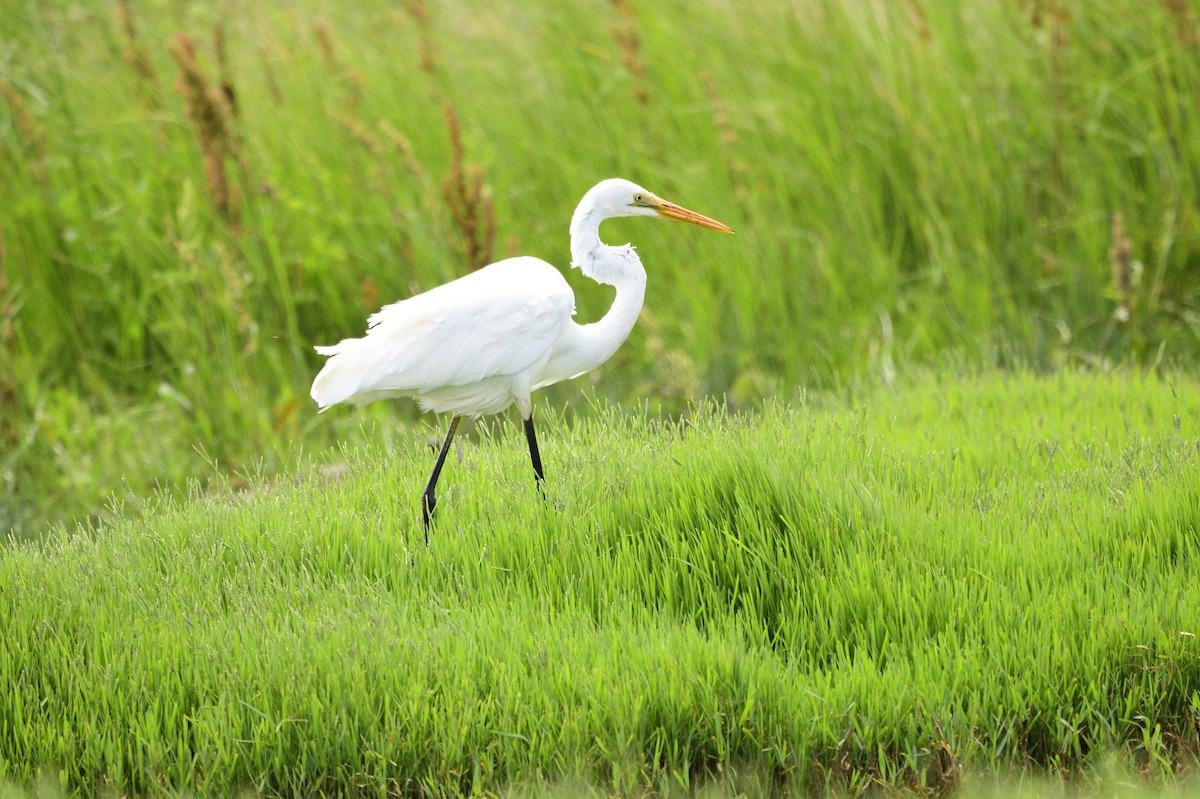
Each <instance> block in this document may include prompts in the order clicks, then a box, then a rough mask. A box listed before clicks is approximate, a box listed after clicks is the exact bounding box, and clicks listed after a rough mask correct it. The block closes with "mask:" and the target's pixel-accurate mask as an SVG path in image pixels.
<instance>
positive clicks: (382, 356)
mask: <svg viewBox="0 0 1200 799" xmlns="http://www.w3.org/2000/svg"><path fill="white" fill-rule="evenodd" d="M574 311H575V298H574V294H573V293H572V292H571V288H570V286H569V285H568V284H567V281H566V280H565V279H564V278H563V276H562V274H561V273H560V272H559V271H558V270H557V269H555V268H554V267H553V266H551V265H550V264H548V263H546V262H545V261H541V260H538V259H537V258H512V259H509V260H507V261H500V262H499V263H495V264H492V265H490V266H487V267H484V268H483V269H480V270H479V271H477V272H473V273H471V274H470V275H467V276H466V277H462V278H459V279H458V280H455V281H452V282H450V283H447V284H445V285H443V286H439V287H437V288H435V289H431V290H430V291H427V292H425V293H424V294H419V295H417V296H415V297H412V298H410V299H407V300H403V301H401V302H397V303H394V304H392V305H388V306H386V307H384V308H383V309H381V310H380V311H379V312H378V313H376V314H374V315H373V316H371V317H370V319H369V320H368V325H369V329H368V330H367V335H366V336H364V337H363V338H357V339H346V340H344V341H341V342H339V343H338V344H334V345H333V346H330V347H318V348H317V351H318V352H320V353H322V354H324V355H329V356H332V357H330V359H329V361H328V362H326V364H325V368H324V369H322V370H321V373H320V374H319V375H317V379H316V380H315V381H314V382H313V390H312V395H313V398H314V399H315V400H317V402H318V403H319V404H321V405H322V406H323V407H327V406H329V405H332V404H334V403H337V402H343V401H346V400H351V401H352V400H354V398H355V397H357V396H361V395H375V396H377V395H379V394H380V393H387V392H411V391H421V390H427V389H432V388H440V387H444V386H464V385H469V384H472V383H475V382H477V381H480V380H483V379H486V378H489V377H496V376H499V375H515V374H519V373H520V372H522V371H524V370H526V369H529V368H530V367H531V366H533V365H535V364H536V363H537V362H538V361H539V360H541V359H542V358H543V357H545V356H546V354H547V353H548V352H549V350H550V347H551V346H552V345H553V344H554V342H555V340H556V339H557V338H558V335H559V333H560V332H561V331H562V329H563V326H564V325H565V324H566V323H567V321H568V320H569V319H570V318H571V315H572V314H573V313H574Z"/></svg>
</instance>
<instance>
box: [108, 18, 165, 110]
mask: <svg viewBox="0 0 1200 799" xmlns="http://www.w3.org/2000/svg"><path fill="white" fill-rule="evenodd" d="M113 14H114V15H115V16H116V18H117V24H118V25H120V27H121V35H122V36H123V38H124V40H125V46H124V49H123V50H122V51H121V58H122V59H123V60H124V61H125V63H126V64H129V66H130V67H132V68H133V71H134V73H135V74H136V75H137V76H138V78H139V81H140V83H141V88H142V91H143V93H144V96H145V97H146V101H147V103H149V104H150V106H151V107H152V108H153V107H157V105H158V73H157V72H156V71H155V70H154V64H153V63H152V62H151V61H150V53H149V52H147V50H146V48H145V47H143V46H142V44H141V42H140V41H138V36H137V29H136V28H135V27H134V24H133V12H132V11H131V10H130V8H129V0H117V6H116V9H115V10H114V11H113Z"/></svg>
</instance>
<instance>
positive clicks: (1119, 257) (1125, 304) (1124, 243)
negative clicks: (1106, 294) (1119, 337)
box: [1108, 211, 1133, 322]
mask: <svg viewBox="0 0 1200 799" xmlns="http://www.w3.org/2000/svg"><path fill="white" fill-rule="evenodd" d="M1108 262H1109V266H1110V267H1111V269H1112V282H1113V291H1114V292H1115V293H1116V295H1117V302H1118V305H1117V310H1116V318H1117V319H1118V320H1119V321H1121V322H1127V321H1129V315H1130V310H1131V309H1132V307H1133V269H1132V267H1133V242H1132V241H1130V240H1129V235H1128V234H1127V233H1126V232H1125V216H1124V215H1123V214H1122V213H1121V212H1120V211H1117V212H1116V213H1114V214H1113V218H1112V245H1111V246H1109V248H1108Z"/></svg>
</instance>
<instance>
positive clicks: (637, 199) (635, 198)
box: [633, 194, 642, 205]
mask: <svg viewBox="0 0 1200 799" xmlns="http://www.w3.org/2000/svg"><path fill="white" fill-rule="evenodd" d="M633 201H634V202H635V203H638V204H639V205H640V204H641V202H642V195H640V194H635V195H633Z"/></svg>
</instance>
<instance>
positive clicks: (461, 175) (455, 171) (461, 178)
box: [442, 102, 496, 270]
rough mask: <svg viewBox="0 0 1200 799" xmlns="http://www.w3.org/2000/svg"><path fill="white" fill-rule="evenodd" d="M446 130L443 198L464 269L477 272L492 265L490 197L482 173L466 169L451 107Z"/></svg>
mask: <svg viewBox="0 0 1200 799" xmlns="http://www.w3.org/2000/svg"><path fill="white" fill-rule="evenodd" d="M445 112H446V128H447V130H448V131H449V133H450V157H451V165H450V174H449V175H447V176H446V177H445V178H444V179H443V180H442V196H444V197H445V198H446V205H447V207H449V209H450V217H451V219H453V221H454V225H455V227H456V228H458V232H459V236H460V239H461V242H462V248H463V250H464V252H465V255H466V259H467V267H468V268H469V269H471V270H475V269H479V268H480V267H482V266H486V265H487V264H489V263H491V260H492V245H493V243H494V241H495V238H496V218H495V214H494V212H493V208H492V197H491V193H490V192H488V190H487V189H486V188H485V187H484V185H483V170H482V169H481V168H480V167H478V166H474V165H467V164H466V163H465V159H464V156H463V143H462V131H461V130H460V129H459V125H458V115H457V114H455V112H454V104H453V103H450V102H447V103H446V105H445Z"/></svg>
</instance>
